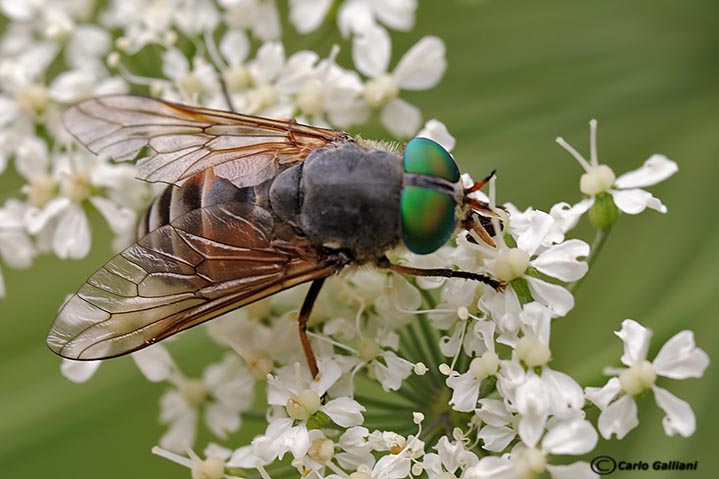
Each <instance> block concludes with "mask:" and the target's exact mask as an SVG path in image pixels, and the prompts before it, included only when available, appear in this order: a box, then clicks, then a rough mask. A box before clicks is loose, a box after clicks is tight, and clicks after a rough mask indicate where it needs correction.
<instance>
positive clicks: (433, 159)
mask: <svg viewBox="0 0 719 479" xmlns="http://www.w3.org/2000/svg"><path fill="white" fill-rule="evenodd" d="M404 171H406V172H407V173H420V174H423V175H431V176H437V177H439V178H444V179H445V180H449V181H451V182H452V183H454V182H457V181H459V168H457V164H456V163H455V162H454V159H453V158H452V155H450V154H449V153H448V152H447V150H445V149H444V148H442V146H441V145H440V144H439V143H436V142H434V141H432V140H430V139H429V138H413V139H412V140H410V141H409V143H407V146H406V147H405V149H404Z"/></svg>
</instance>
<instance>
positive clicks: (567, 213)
mask: <svg viewBox="0 0 719 479" xmlns="http://www.w3.org/2000/svg"><path fill="white" fill-rule="evenodd" d="M593 204H594V197H590V198H585V199H583V200H581V201H580V202H579V203H577V204H576V205H574V206H570V205H569V203H565V202H561V203H557V204H556V205H554V206H552V209H551V210H549V214H550V215H552V218H554V220H555V221H556V222H557V225H558V226H559V227H560V228H561V230H562V231H563V232H564V233H566V232H567V231H569V230H571V229H572V228H574V227H575V226H576V224H577V222H578V221H579V218H581V217H582V215H583V214H584V213H586V212H587V211H588V210H589V208H591V207H592V205H593Z"/></svg>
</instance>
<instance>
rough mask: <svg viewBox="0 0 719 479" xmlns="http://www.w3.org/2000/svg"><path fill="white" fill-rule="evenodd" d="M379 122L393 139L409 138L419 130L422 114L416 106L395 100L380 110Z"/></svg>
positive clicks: (398, 99)
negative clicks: (380, 121)
mask: <svg viewBox="0 0 719 479" xmlns="http://www.w3.org/2000/svg"><path fill="white" fill-rule="evenodd" d="M380 120H382V124H383V125H384V126H385V128H387V130H388V131H389V132H390V133H392V135H394V136H395V137H397V138H409V137H410V136H412V135H414V134H415V132H416V131H417V130H418V129H419V125H420V124H421V123H422V114H421V113H420V111H419V108H417V107H416V106H414V105H411V104H409V103H407V102H406V101H404V100H402V99H401V98H395V99H394V100H392V101H390V102H389V103H387V104H386V105H385V106H384V108H382V113H381V114H380Z"/></svg>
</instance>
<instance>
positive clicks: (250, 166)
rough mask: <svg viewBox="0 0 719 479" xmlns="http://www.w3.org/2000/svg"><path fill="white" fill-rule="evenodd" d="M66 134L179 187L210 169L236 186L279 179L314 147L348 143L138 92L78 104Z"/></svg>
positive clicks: (143, 175)
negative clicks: (280, 172) (285, 168)
mask: <svg viewBox="0 0 719 479" xmlns="http://www.w3.org/2000/svg"><path fill="white" fill-rule="evenodd" d="M65 125H66V127H67V129H68V130H69V131H70V132H71V133H72V134H73V135H74V136H75V137H76V138H77V139H78V140H79V141H80V142H81V143H82V144H84V145H85V146H86V147H87V148H88V149H89V150H90V151H92V152H93V153H96V154H107V155H109V156H110V157H112V158H113V159H115V160H118V161H123V160H132V159H134V158H135V157H137V156H138V153H141V151H142V150H143V149H145V148H146V149H147V155H148V156H146V157H144V158H142V159H140V160H139V161H138V164H137V165H138V177H139V178H140V179H142V180H146V181H150V182H163V183H170V184H176V185H178V186H179V185H182V183H183V182H184V181H185V180H187V179H188V178H190V177H191V176H193V175H194V174H196V173H198V172H200V171H203V170H205V169H207V168H214V170H215V174H216V175H217V176H220V177H222V178H227V179H228V180H230V181H232V182H233V183H234V184H235V185H236V186H238V187H245V186H254V185H256V184H259V183H261V182H263V181H265V180H268V179H270V178H272V177H274V176H275V175H276V174H277V173H278V168H279V165H282V164H294V163H297V162H300V161H303V160H304V159H305V158H306V157H307V155H308V154H309V153H310V152H311V151H312V150H314V149H317V148H320V147H322V146H325V145H327V144H329V143H332V142H336V141H349V140H350V139H351V138H350V137H349V136H348V135H347V134H346V133H344V132H340V131H335V130H329V129H325V128H316V127H312V126H307V125H301V124H299V123H297V122H295V121H294V120H289V121H282V120H271V119H267V118H260V117H254V116H249V115H240V114H236V113H232V112H227V111H220V110H211V109H207V108H198V107H191V106H186V105H179V104H176V103H171V102H167V101H163V100H158V99H155V98H150V97H143V96H136V95H109V96H103V97H97V98H91V99H88V100H84V101H81V102H79V103H77V104H75V105H73V106H72V107H70V108H69V109H68V110H67V111H66V112H65Z"/></svg>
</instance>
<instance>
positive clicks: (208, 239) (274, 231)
mask: <svg viewBox="0 0 719 479" xmlns="http://www.w3.org/2000/svg"><path fill="white" fill-rule="evenodd" d="M278 228H280V229H278ZM285 228H286V227H284V226H282V225H278V227H274V226H273V223H272V217H271V215H270V213H269V212H267V211H266V210H265V209H263V208H261V207H259V206H257V205H253V204H247V203H229V204H221V205H214V206H209V207H205V208H200V209H196V210H193V211H191V212H189V213H187V214H185V215H184V216H181V217H180V218H178V219H177V220H175V221H174V222H173V223H171V224H168V225H165V226H163V227H161V228H159V229H157V230H155V231H153V232H151V233H149V234H148V235H146V236H145V237H144V238H142V239H141V240H139V241H138V242H137V243H135V244H134V245H132V246H130V247H129V248H127V249H126V250H124V251H123V252H122V253H120V254H118V255H117V256H115V257H114V258H112V259H111V260H110V261H108V262H107V263H106V264H105V265H104V266H103V267H102V268H101V269H100V270H98V271H97V272H96V273H94V274H93V275H92V276H91V277H90V278H89V279H88V280H87V282H86V283H85V284H84V285H83V286H82V287H81V288H80V289H79V290H78V291H77V293H75V294H74V295H73V296H71V297H70V299H69V300H68V301H67V302H66V303H65V304H64V305H63V307H62V308H61V310H60V313H59V314H58V316H57V318H56V319H55V322H54V323H53V325H52V328H51V329H50V333H49V334H48V338H47V343H48V346H49V347H50V349H51V350H52V351H54V352H55V353H57V354H59V355H60V356H63V357H65V358H69V359H80V360H90V359H104V358H110V357H114V356H119V355H122V354H126V353H129V352H132V351H135V350H138V349H141V348H143V347H145V346H149V345H151V344H153V343H155V342H157V341H160V340H162V339H164V338H167V337H168V336H171V335H173V334H175V333H177V332H180V331H183V330H185V329H187V328H190V327H192V326H195V325H197V324H200V323H202V322H205V321H207V320H209V319H212V318H214V317H216V316H218V315H220V314H222V313H224V312H227V311H230V310H232V309H235V308H238V307H240V306H242V305H245V304H249V303H251V302H253V301H257V300H259V299H261V298H264V297H266V296H269V295H271V294H274V293H276V292H278V291H281V290H283V289H286V288H289V287H292V286H295V285H297V284H300V283H303V282H306V281H311V280H313V279H318V278H322V277H326V276H329V275H330V274H332V273H333V272H335V271H337V270H338V269H339V268H340V267H341V266H340V265H339V264H338V263H337V261H336V260H332V259H328V258H323V257H320V256H318V255H317V254H316V253H314V252H313V250H312V248H311V247H310V246H309V245H308V244H306V243H305V242H306V240H304V239H302V238H297V237H295V236H294V233H292V232H291V230H289V229H285Z"/></svg>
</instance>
